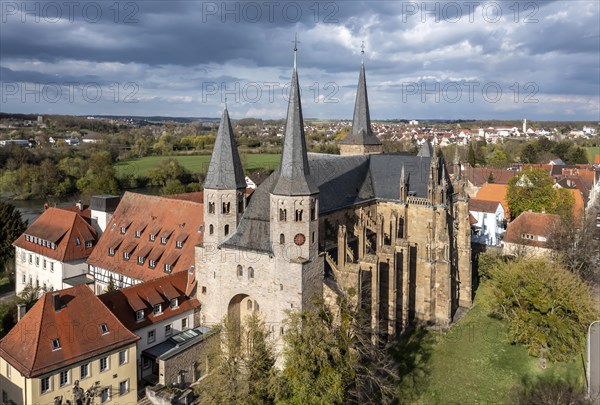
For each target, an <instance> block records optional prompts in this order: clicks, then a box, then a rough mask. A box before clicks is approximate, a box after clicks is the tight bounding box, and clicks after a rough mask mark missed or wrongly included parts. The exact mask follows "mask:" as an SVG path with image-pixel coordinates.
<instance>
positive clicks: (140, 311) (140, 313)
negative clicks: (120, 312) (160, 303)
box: [135, 309, 144, 322]
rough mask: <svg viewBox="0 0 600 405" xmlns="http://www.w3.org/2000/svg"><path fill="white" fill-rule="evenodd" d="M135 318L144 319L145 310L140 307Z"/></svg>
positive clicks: (137, 319)
mask: <svg viewBox="0 0 600 405" xmlns="http://www.w3.org/2000/svg"><path fill="white" fill-rule="evenodd" d="M135 320H136V321H138V322H139V321H143V320H144V310H143V309H140V310H139V311H135Z"/></svg>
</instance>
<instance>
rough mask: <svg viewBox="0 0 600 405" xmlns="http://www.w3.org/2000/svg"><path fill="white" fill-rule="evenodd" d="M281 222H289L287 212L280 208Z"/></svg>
mask: <svg viewBox="0 0 600 405" xmlns="http://www.w3.org/2000/svg"><path fill="white" fill-rule="evenodd" d="M279 220H280V221H287V210H284V209H283V208H279Z"/></svg>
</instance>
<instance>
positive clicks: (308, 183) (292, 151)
mask: <svg viewBox="0 0 600 405" xmlns="http://www.w3.org/2000/svg"><path fill="white" fill-rule="evenodd" d="M297 43H298V41H297V40H295V41H294V72H293V74H292V85H291V87H290V98H289V102H288V111H287V119H286V126H285V135H284V139H283V151H282V153H281V165H280V166H279V173H278V178H277V180H275V184H274V185H273V190H272V193H273V194H276V195H311V194H316V193H318V192H319V189H318V188H317V185H316V184H315V182H314V180H313V178H312V176H311V175H310V170H309V167H308V154H307V151H306V138H305V136H304V120H303V118H302V105H301V102H300V85H299V84H298V71H297V69H296V52H297V47H296V46H297Z"/></svg>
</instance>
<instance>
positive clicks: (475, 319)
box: [398, 286, 585, 404]
mask: <svg viewBox="0 0 600 405" xmlns="http://www.w3.org/2000/svg"><path fill="white" fill-rule="evenodd" d="M489 298H490V291H489V289H487V288H486V287H485V286H481V287H480V288H479V290H478V292H477V298H476V300H475V305H474V307H473V308H472V309H471V310H470V311H469V312H468V313H467V314H466V315H465V317H464V318H463V319H461V320H460V321H459V322H458V323H457V324H455V325H454V326H453V327H452V328H451V330H450V331H449V332H448V333H431V332H429V333H427V334H424V335H423V336H421V337H418V336H416V337H412V338H411V341H410V342H408V344H407V343H406V342H404V344H405V346H404V348H407V349H411V352H412V353H413V354H412V355H410V356H408V357H409V359H408V361H407V360H406V359H404V360H403V361H401V363H402V364H403V365H404V368H405V371H409V377H408V378H405V379H404V383H403V385H406V384H407V385H408V387H407V388H406V387H405V389H403V393H402V396H403V397H404V399H405V400H406V401H403V402H406V403H413V404H467V403H468V404H509V403H511V400H510V395H511V389H513V387H515V386H516V385H518V384H519V383H521V384H524V385H526V386H531V385H532V384H535V383H536V382H539V381H542V380H545V381H548V380H552V381H555V380H560V381H568V382H570V383H572V384H573V385H575V386H577V387H581V389H583V386H584V384H585V376H584V370H583V365H582V360H581V357H579V358H577V359H574V360H573V361H572V362H569V363H548V365H547V368H546V369H542V368H540V366H539V364H540V360H539V359H537V358H534V357H531V356H529V355H528V354H527V350H526V348H525V347H523V346H521V345H511V344H509V343H508V342H507V338H506V324H505V323H504V322H502V321H499V320H497V319H494V318H491V317H489V316H488V311H487V310H486V309H485V308H483V305H482V302H484V301H485V300H488V299H489ZM416 335H418V334H416ZM401 349H402V346H401V347H400V348H399V352H398V356H399V357H401V358H402V354H401V352H400V350H401ZM415 349H416V350H415Z"/></svg>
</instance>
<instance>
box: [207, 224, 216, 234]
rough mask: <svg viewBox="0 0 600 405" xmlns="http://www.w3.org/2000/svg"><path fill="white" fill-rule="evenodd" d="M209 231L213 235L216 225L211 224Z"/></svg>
mask: <svg viewBox="0 0 600 405" xmlns="http://www.w3.org/2000/svg"><path fill="white" fill-rule="evenodd" d="M208 233H209V234H210V235H212V234H213V233H215V227H214V226H212V224H211V225H210V226H209V227H208Z"/></svg>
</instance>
